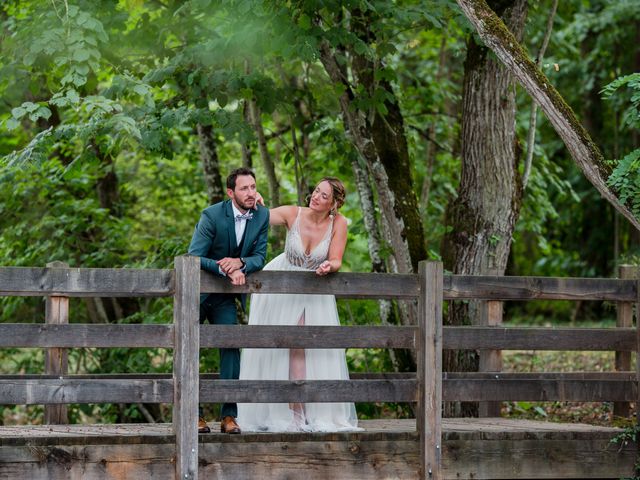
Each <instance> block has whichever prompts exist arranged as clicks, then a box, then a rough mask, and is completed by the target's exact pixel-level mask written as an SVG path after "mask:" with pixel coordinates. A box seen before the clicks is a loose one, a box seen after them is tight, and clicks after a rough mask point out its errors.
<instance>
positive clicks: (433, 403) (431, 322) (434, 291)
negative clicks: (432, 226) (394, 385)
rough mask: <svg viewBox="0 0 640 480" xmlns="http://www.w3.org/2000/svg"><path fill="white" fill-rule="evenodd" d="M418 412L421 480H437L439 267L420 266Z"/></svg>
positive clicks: (439, 433)
mask: <svg viewBox="0 0 640 480" xmlns="http://www.w3.org/2000/svg"><path fill="white" fill-rule="evenodd" d="M418 275H419V283H420V298H419V300H418V326H419V328H418V332H419V333H418V339H417V345H416V347H417V348H416V350H417V351H416V357H417V360H418V366H417V368H418V372H417V380H418V408H417V412H418V415H417V417H418V418H417V419H416V421H417V422H416V423H417V428H418V433H419V435H420V478H423V479H435V480H438V479H440V478H442V477H441V474H440V458H441V456H442V425H441V424H442V299H443V297H442V284H443V278H442V263H439V262H426V261H423V262H420V264H419V273H418Z"/></svg>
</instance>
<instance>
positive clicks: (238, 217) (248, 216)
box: [236, 212, 253, 222]
mask: <svg viewBox="0 0 640 480" xmlns="http://www.w3.org/2000/svg"><path fill="white" fill-rule="evenodd" d="M251 218H253V213H251V212H247V213H245V214H240V213H239V214H237V215H236V222H239V221H241V220H251Z"/></svg>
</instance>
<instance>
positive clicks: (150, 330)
mask: <svg viewBox="0 0 640 480" xmlns="http://www.w3.org/2000/svg"><path fill="white" fill-rule="evenodd" d="M173 329H174V326H173V325H157V324H156V325H152V324H109V325H107V324H101V325H94V324H79V323H74V324H70V325H47V324H41V323H40V324H33V323H30V324H29V323H27V324H25V323H3V324H0V347H3V348H6V347H67V348H81V347H99V348H113V347H164V348H172V347H173V338H174V332H173Z"/></svg>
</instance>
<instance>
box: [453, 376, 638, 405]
mask: <svg viewBox="0 0 640 480" xmlns="http://www.w3.org/2000/svg"><path fill="white" fill-rule="evenodd" d="M442 389H443V399H444V400H447V401H453V400H456V401H468V402H472V401H483V400H486V401H534V402H553V401H560V402H608V401H612V402H613V401H616V402H624V401H627V402H628V401H634V400H635V399H636V398H637V396H636V395H637V390H638V389H637V383H636V382H634V381H630V380H626V381H625V380H553V379H538V380H535V379H507V378H504V376H503V377H502V378H494V379H482V380H475V379H468V378H464V379H463V378H458V379H447V380H444V381H443V386H442Z"/></svg>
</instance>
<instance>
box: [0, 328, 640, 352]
mask: <svg viewBox="0 0 640 480" xmlns="http://www.w3.org/2000/svg"><path fill="white" fill-rule="evenodd" d="M173 329H174V326H173V325H169V324H162V325H159V324H110V325H95V324H69V325H53V324H51V325H48V324H19V323H6V324H0V347H2V348H6V347H25V348H29V347H33V348H36V347H67V348H80V347H99V348H113V347H164V348H172V346H173V336H174V333H173ZM416 333H417V327H395V326H333V327H328V326H326V327H325V326H304V327H300V326H266V325H251V326H249V325H241V326H231V325H202V326H201V327H200V346H201V348H236V347H237V348H408V349H412V348H414V341H415V335H416ZM635 335H636V334H635V329H632V328H610V329H597V328H521V327H506V328H505V327H469V326H465V327H450V326H447V327H444V333H443V346H444V348H445V349H455V350H464V349H496V350H594V351H595V350H603V351H607V350H609V351H635V349H636V346H635V342H636V338H635Z"/></svg>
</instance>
